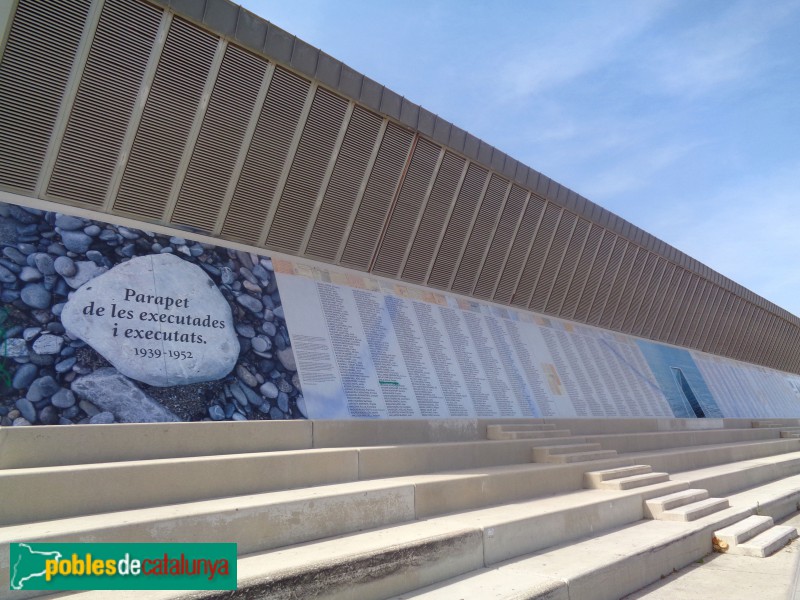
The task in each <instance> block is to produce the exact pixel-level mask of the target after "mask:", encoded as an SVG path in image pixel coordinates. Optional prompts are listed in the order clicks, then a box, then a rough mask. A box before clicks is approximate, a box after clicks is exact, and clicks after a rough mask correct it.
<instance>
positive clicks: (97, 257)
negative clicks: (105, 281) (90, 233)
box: [86, 250, 103, 267]
mask: <svg viewBox="0 0 800 600" xmlns="http://www.w3.org/2000/svg"><path fill="white" fill-rule="evenodd" d="M86 258H88V259H89V260H90V261H92V262H93V263H94V264H96V265H97V266H98V267H102V266H103V255H102V254H101V253H100V252H98V251H97V250H89V251H88V252H87V253H86Z"/></svg>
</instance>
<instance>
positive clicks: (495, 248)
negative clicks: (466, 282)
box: [473, 185, 528, 298]
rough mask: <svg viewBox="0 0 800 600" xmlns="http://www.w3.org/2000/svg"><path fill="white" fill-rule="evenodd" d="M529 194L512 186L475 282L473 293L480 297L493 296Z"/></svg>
mask: <svg viewBox="0 0 800 600" xmlns="http://www.w3.org/2000/svg"><path fill="white" fill-rule="evenodd" d="M527 195H528V194H527V193H526V192H525V190H523V189H522V188H521V187H518V186H516V185H512V186H511V191H510V192H509V194H508V200H506V205H505V207H504V208H503V214H502V215H500V222H499V223H498V224H497V231H496V232H495V234H494V236H493V237H492V244H491V246H489V252H488V253H487V254H486V260H485V261H484V263H483V268H482V269H481V273H480V275H479V276H478V282H477V283H476V284H475V291H474V292H473V294H474V295H475V296H478V297H479V298H490V297H491V296H492V292H493V291H494V287H495V285H496V284H497V278H498V277H499V276H500V271H501V269H502V268H503V261H504V260H505V258H506V254H507V253H508V247H509V246H510V245H511V242H512V238H513V236H514V229H515V228H516V226H517V222H518V221H519V216H520V214H522V209H523V208H524V207H525V198H526V197H527Z"/></svg>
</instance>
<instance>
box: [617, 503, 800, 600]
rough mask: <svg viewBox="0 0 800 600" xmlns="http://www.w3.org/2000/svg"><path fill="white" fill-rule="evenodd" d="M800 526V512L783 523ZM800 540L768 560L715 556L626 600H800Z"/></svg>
mask: <svg viewBox="0 0 800 600" xmlns="http://www.w3.org/2000/svg"><path fill="white" fill-rule="evenodd" d="M780 524H781V525H791V526H793V527H800V513H795V514H794V515H792V516H791V517H788V518H786V519H784V520H783V521H781V522H780ZM799 579H800V538H796V539H795V540H793V541H792V542H791V543H790V544H788V545H787V546H786V547H784V548H782V549H781V550H779V551H778V552H776V553H775V554H773V555H772V556H770V557H768V558H753V557H749V556H736V555H731V554H717V553H713V554H710V555H708V556H706V557H705V558H704V559H702V562H697V563H694V564H692V565H690V566H688V567H686V568H684V569H681V570H680V571H678V572H677V573H673V574H672V575H670V576H669V577H666V578H664V579H662V580H661V581H659V582H657V583H654V584H652V585H649V586H647V587H646V588H644V589H642V590H639V591H638V592H636V593H634V594H631V595H629V596H626V597H625V598H624V599H623V600H698V599H701V598H702V599H704V600H707V599H709V598H725V600H755V599H758V600H800V581H798V580H799Z"/></svg>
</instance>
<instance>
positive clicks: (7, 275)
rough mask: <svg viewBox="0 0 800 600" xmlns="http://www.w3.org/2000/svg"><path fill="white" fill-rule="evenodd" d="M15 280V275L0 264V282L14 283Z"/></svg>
mask: <svg viewBox="0 0 800 600" xmlns="http://www.w3.org/2000/svg"><path fill="white" fill-rule="evenodd" d="M16 280H17V277H16V275H14V273H12V272H11V271H9V270H8V269H7V268H6V267H4V266H3V265H0V282H1V283H14V282H15V281H16Z"/></svg>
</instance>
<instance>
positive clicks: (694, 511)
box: [658, 498, 729, 521]
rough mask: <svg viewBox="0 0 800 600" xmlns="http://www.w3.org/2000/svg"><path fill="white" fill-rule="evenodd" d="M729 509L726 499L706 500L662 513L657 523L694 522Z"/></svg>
mask: <svg viewBox="0 0 800 600" xmlns="http://www.w3.org/2000/svg"><path fill="white" fill-rule="evenodd" d="M728 507H729V503H728V499H727V498H706V499H705V500H699V501H697V502H692V503H690V504H684V505H683V506H677V507H675V508H673V509H670V510H665V511H663V512H662V513H661V514H660V515H659V517H658V520H659V521H696V520H697V519H700V518H702V517H706V516H708V515H710V514H712V513H715V512H719V511H721V510H723V509H725V508H728Z"/></svg>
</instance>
